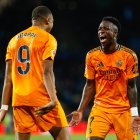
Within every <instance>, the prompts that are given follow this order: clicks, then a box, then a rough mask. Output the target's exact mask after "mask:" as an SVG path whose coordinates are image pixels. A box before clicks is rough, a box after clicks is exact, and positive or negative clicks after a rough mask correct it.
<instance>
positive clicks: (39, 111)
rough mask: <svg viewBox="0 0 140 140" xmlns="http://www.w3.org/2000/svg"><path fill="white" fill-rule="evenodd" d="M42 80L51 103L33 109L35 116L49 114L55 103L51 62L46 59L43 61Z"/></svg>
mask: <svg viewBox="0 0 140 140" xmlns="http://www.w3.org/2000/svg"><path fill="white" fill-rule="evenodd" d="M43 80H44V84H45V87H46V89H47V92H48V94H49V96H50V99H51V102H50V103H48V104H47V105H45V106H41V107H38V108H36V109H35V112H36V115H43V114H46V113H48V112H50V111H51V110H52V109H53V108H54V107H55V106H56V102H57V96H56V89H55V78H54V73H53V60H51V59H47V60H44V73H43Z"/></svg>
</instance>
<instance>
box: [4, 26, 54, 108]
mask: <svg viewBox="0 0 140 140" xmlns="http://www.w3.org/2000/svg"><path fill="white" fill-rule="evenodd" d="M50 40H52V41H54V43H55V41H56V40H55V39H54V38H53V36H52V35H50V34H49V33H47V32H45V31H44V30H42V29H40V28H38V27H36V26H32V27H30V28H28V29H26V30H24V31H22V32H20V33H19V34H17V35H16V36H15V37H14V38H12V40H11V41H10V43H9V46H8V50H7V56H6V59H8V58H9V57H11V59H12V81H13V105H36V106H37V105H38V104H36V103H37V102H38V101H39V103H40V104H39V105H41V104H43V103H44V102H45V101H46V100H49V98H48V95H47V91H46V88H45V86H44V83H43V60H44V59H47V57H49V53H50V52H49V51H50V49H51V46H49V42H50ZM47 53H48V54H47ZM9 59H10V58H9ZM46 98H47V99H46ZM37 100H38V101H37Z"/></svg>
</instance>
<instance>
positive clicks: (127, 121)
mask: <svg viewBox="0 0 140 140" xmlns="http://www.w3.org/2000/svg"><path fill="white" fill-rule="evenodd" d="M111 128H113V129H114V130H115V133H116V135H117V139H118V140H137V135H134V134H133V133H132V130H131V115H130V112H129V111H126V112H124V113H116V114H110V113H107V112H104V111H102V110H99V109H97V108H92V111H91V113H90V116H89V119H88V125H87V132H86V137H87V138H89V137H93V136H97V137H101V138H105V137H106V135H107V134H108V133H109V131H110V129H111Z"/></svg>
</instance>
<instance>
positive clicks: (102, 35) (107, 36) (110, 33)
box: [98, 21, 116, 47]
mask: <svg viewBox="0 0 140 140" xmlns="http://www.w3.org/2000/svg"><path fill="white" fill-rule="evenodd" d="M114 26H115V25H114V24H112V23H111V22H109V21H102V22H101V23H100V25H99V28H98V37H99V40H100V43H101V45H102V46H104V47H106V46H110V45H112V44H113V43H114V42H115V41H116V30H115V28H114Z"/></svg>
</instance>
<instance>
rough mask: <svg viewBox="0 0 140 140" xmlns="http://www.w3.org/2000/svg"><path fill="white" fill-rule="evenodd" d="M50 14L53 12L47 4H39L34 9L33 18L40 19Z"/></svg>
mask: <svg viewBox="0 0 140 140" xmlns="http://www.w3.org/2000/svg"><path fill="white" fill-rule="evenodd" d="M50 14H52V12H51V10H50V9H49V8H48V7H47V6H37V7H36V8H34V9H33V11H32V19H33V20H39V19H40V18H43V17H48V15H50Z"/></svg>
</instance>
